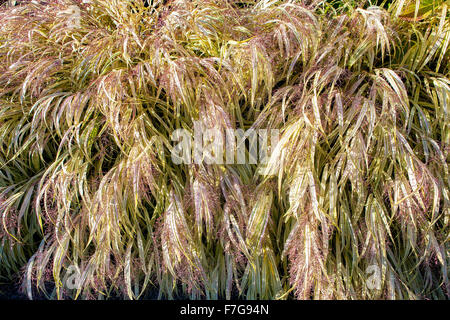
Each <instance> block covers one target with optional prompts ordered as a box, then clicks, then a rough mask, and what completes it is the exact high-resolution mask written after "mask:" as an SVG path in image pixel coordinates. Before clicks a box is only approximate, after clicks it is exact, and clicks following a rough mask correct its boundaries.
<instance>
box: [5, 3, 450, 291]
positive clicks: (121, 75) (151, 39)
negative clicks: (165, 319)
mask: <svg viewBox="0 0 450 320" xmlns="http://www.w3.org/2000/svg"><path fill="white" fill-rule="evenodd" d="M16 2H17V3H15V5H13V4H12V3H4V4H3V5H2V6H1V9H0V222H1V229H0V272H1V275H2V276H3V277H5V278H10V277H13V276H14V275H16V274H20V275H21V278H22V279H23V283H24V287H25V289H26V290H27V292H28V295H29V296H30V297H33V295H34V294H35V292H36V290H38V291H39V292H44V293H45V294H46V295H47V296H48V297H49V298H59V299H63V298H84V299H89V298H94V299H96V298H100V297H111V296H117V295H118V296H121V297H127V298H131V299H138V298H141V297H145V296H146V295H147V294H148V292H150V291H151V290H154V289H155V288H156V290H157V292H158V297H159V298H176V297H179V296H183V297H190V298H192V299H200V298H206V299H216V298H227V299H228V298H231V297H241V298H246V299H275V298H276V299H287V298H299V299H311V298H312V299H421V298H432V299H444V298H448V295H449V289H450V285H449V281H448V266H449V263H450V260H449V250H450V245H449V219H450V209H449V204H450V202H449V201H450V200H449V182H450V180H449V171H448V162H449V161H448V160H449V151H450V132H449V108H448V106H449V103H450V95H449V87H450V81H449V63H448V62H449V50H448V47H449V46H448V45H449V41H450V40H449V39H450V26H449V20H448V5H447V3H446V2H445V1H421V2H423V3H425V2H426V6H425V4H424V5H423V6H420V3H421V2H418V1H389V2H387V1H384V2H382V1H380V2H378V3H375V2H373V1H372V2H369V1H276V0H272V1H269V0H261V1H231V0H229V1H213V0H207V1H205V0H201V1H200V0H198V1H197V0H193V1H187V0H172V1H147V2H145V1H137V0H136V1H120V0H108V1H106V0H92V1H63V0H58V1H51V2H47V3H45V4H39V1H33V2H31V1H16ZM195 121H200V122H201V123H202V124H203V125H204V126H205V127H218V128H221V129H223V130H226V129H238V128H241V129H244V130H247V129H249V128H274V129H279V130H280V132H281V136H280V140H279V142H278V144H277V145H276V146H273V148H272V154H271V157H270V159H269V163H268V165H267V166H266V167H264V168H262V167H261V165H258V164H223V165H215V164H207V163H202V164H192V165H175V164H174V163H173V161H172V159H171V157H170V150H171V148H172V144H173V142H172V140H171V137H172V133H173V132H174V131H175V130H176V129H180V128H184V129H187V130H190V131H191V132H193V128H194V122H195ZM261 170H271V172H274V173H275V174H274V175H270V176H269V175H268V176H264V175H260V174H258V172H261ZM373 266H375V267H376V268H377V269H376V270H379V278H380V279H379V280H380V286H379V287H376V288H371V287H370V286H368V282H367V281H368V279H370V276H371V275H372V274H371V273H369V272H368V271H370V270H372V269H371V268H373ZM74 272H75V274H78V275H79V279H78V280H77V286H76V288H68V287H67V285H66V283H67V281H68V280H70V278H71V276H72V275H73V274H74ZM49 284H51V286H49ZM50 287H51V289H49V288H50Z"/></svg>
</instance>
